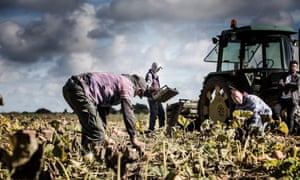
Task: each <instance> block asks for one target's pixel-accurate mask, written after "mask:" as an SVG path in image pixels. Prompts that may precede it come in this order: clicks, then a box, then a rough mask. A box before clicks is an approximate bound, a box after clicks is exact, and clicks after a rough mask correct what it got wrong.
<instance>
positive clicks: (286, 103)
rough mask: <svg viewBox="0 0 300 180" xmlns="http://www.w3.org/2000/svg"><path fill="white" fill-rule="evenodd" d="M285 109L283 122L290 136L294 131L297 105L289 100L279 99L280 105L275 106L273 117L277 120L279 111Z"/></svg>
mask: <svg viewBox="0 0 300 180" xmlns="http://www.w3.org/2000/svg"><path fill="white" fill-rule="evenodd" d="M285 108H286V111H287V118H286V120H285V122H286V124H287V126H288V128H289V134H292V133H293V130H294V123H295V113H296V108H297V104H295V103H294V102H293V100H292V99H291V98H289V99H280V103H279V104H276V106H275V108H274V115H275V117H274V119H279V117H280V112H281V110H282V109H285Z"/></svg>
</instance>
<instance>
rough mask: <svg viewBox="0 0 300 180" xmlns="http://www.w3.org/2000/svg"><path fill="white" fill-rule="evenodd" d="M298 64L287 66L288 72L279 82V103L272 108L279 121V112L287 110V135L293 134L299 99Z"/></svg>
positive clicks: (299, 79) (299, 80)
mask: <svg viewBox="0 0 300 180" xmlns="http://www.w3.org/2000/svg"><path fill="white" fill-rule="evenodd" d="M297 71H298V62H297V61H291V62H290V64H289V72H288V74H287V75H286V76H284V77H282V79H280V81H279V88H280V89H281V91H282V94H281V97H280V99H279V103H278V104H277V105H276V106H275V107H274V111H275V116H276V117H275V118H274V119H280V111H281V110H282V109H283V108H286V110H287V119H286V121H285V122H286V124H287V126H288V128H289V134H290V135H291V134H293V133H295V132H294V124H295V112H296V109H297V107H298V104H299V98H300V88H299V86H300V75H299V74H298V72H297Z"/></svg>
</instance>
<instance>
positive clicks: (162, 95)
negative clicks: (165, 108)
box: [152, 85, 178, 102]
mask: <svg viewBox="0 0 300 180" xmlns="http://www.w3.org/2000/svg"><path fill="white" fill-rule="evenodd" d="M177 94H178V91H177V90H176V89H173V88H169V87H168V86H166V85H165V86H163V87H162V88H160V89H159V90H158V91H156V92H154V93H153V94H152V98H153V100H155V101H159V102H166V101H168V100H169V99H171V98H172V97H174V96H176V95H177Z"/></svg>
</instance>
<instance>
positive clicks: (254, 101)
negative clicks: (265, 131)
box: [235, 94, 272, 124]
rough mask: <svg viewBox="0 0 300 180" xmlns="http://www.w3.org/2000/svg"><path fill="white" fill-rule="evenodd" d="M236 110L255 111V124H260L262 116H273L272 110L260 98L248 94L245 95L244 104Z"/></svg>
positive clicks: (237, 106)
mask: <svg viewBox="0 0 300 180" xmlns="http://www.w3.org/2000/svg"><path fill="white" fill-rule="evenodd" d="M235 109H241V110H250V111H253V120H254V122H255V123H258V124H259V123H260V122H259V121H260V120H261V117H260V115H269V116H272V110H271V108H270V107H269V106H268V105H267V104H266V103H265V102H264V101H263V100H262V99H261V98H259V97H258V96H255V95H250V94H246V95H244V102H243V104H239V105H236V107H235Z"/></svg>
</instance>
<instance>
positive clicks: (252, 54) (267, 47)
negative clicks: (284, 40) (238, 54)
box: [243, 41, 282, 69]
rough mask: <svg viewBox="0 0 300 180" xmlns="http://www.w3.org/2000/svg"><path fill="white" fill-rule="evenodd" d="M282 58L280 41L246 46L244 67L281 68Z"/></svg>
mask: <svg viewBox="0 0 300 180" xmlns="http://www.w3.org/2000/svg"><path fill="white" fill-rule="evenodd" d="M264 54H265V55H264ZM264 56H265V57H264ZM281 57H282V56H281V50H280V42H279V41H274V42H268V43H261V44H255V45H251V46H246V53H245V63H244V66H243V67H244V68H245V69H253V68H272V69H274V68H275V69H277V68H281Z"/></svg>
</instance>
